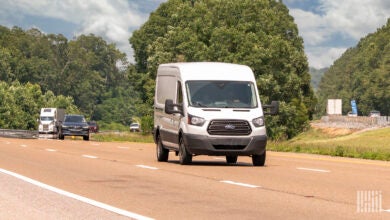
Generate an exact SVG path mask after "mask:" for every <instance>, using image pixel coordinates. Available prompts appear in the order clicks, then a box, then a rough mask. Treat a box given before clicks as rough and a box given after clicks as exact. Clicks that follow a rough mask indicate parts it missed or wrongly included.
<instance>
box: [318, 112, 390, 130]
mask: <svg viewBox="0 0 390 220" xmlns="http://www.w3.org/2000/svg"><path fill="white" fill-rule="evenodd" d="M321 121H322V122H323V123H327V124H329V125H331V127H341V128H356V129H363V128H370V127H385V126H390V117H388V116H380V117H367V116H357V117H349V116H341V115H340V116H338V115H329V116H323V117H322V118H321Z"/></svg>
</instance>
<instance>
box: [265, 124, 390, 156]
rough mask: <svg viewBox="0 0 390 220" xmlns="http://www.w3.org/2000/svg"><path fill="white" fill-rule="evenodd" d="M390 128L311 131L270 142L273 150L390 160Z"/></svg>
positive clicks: (269, 147)
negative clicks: (291, 137) (284, 139)
mask: <svg viewBox="0 0 390 220" xmlns="http://www.w3.org/2000/svg"><path fill="white" fill-rule="evenodd" d="M389 134H390V127H386V128H379V129H375V130H367V131H365V130H350V129H336V128H310V129H309V130H308V131H306V132H303V133H302V134H300V135H298V136H296V137H295V138H293V139H291V140H288V141H282V142H272V141H271V142H269V144H268V146H267V148H268V150H272V151H283V152H299V153H311V154H323V155H331V156H340V157H352V158H363V159H372V160H385V161H390V135H389Z"/></svg>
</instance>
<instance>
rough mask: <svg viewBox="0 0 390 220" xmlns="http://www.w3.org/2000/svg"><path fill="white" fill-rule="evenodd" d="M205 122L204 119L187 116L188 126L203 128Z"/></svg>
mask: <svg viewBox="0 0 390 220" xmlns="http://www.w3.org/2000/svg"><path fill="white" fill-rule="evenodd" d="M205 121H206V120H205V119H204V118H201V117H197V116H194V115H190V114H188V124H190V125H195V126H203V124H204V123H205Z"/></svg>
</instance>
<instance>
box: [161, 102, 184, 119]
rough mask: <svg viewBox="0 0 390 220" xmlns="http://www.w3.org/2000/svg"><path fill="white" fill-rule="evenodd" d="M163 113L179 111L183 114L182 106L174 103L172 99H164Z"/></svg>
mask: <svg viewBox="0 0 390 220" xmlns="http://www.w3.org/2000/svg"><path fill="white" fill-rule="evenodd" d="M175 107H177V110H175ZM164 111H165V113H167V114H175V113H180V114H181V115H183V106H182V105H181V104H174V103H173V100H172V99H167V100H165V109H164Z"/></svg>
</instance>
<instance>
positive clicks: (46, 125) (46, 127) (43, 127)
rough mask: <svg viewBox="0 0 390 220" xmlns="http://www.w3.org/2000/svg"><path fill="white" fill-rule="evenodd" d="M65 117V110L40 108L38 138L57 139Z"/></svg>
mask: <svg viewBox="0 0 390 220" xmlns="http://www.w3.org/2000/svg"><path fill="white" fill-rule="evenodd" d="M64 117H65V109H60V108H42V109H41V114H40V117H39V120H38V121H39V125H38V132H39V136H40V137H45V136H48V135H50V136H52V137H55V138H57V137H58V131H59V127H60V126H61V123H62V121H63V120H64Z"/></svg>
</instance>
